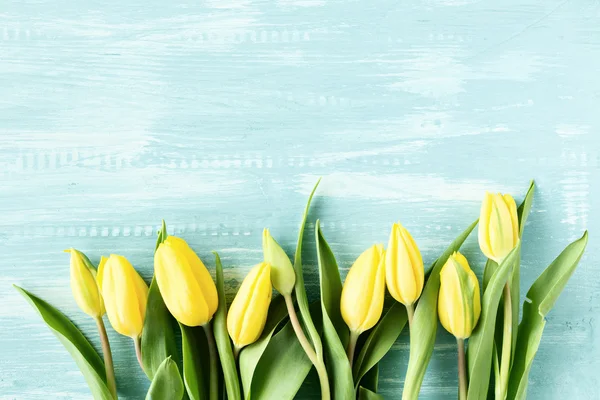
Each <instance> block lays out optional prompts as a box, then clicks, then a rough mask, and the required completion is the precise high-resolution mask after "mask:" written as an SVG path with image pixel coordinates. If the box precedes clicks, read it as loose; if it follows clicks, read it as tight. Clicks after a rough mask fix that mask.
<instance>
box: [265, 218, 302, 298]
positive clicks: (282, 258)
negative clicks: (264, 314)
mask: <svg viewBox="0 0 600 400" xmlns="http://www.w3.org/2000/svg"><path fill="white" fill-rule="evenodd" d="M263 257H264V258H265V262H267V263H269V264H270V265H271V282H272V283H273V287H274V288H275V290H277V291H278V292H279V293H281V294H282V295H288V294H291V293H292V290H294V284H295V283H296V271H295V270H294V267H293V266H292V262H291V261H290V258H289V257H288V255H287V254H286V253H285V251H283V249H282V248H281V246H279V243H277V242H276V241H275V239H273V236H271V233H270V232H269V230H268V229H266V228H265V229H264V231H263Z"/></svg>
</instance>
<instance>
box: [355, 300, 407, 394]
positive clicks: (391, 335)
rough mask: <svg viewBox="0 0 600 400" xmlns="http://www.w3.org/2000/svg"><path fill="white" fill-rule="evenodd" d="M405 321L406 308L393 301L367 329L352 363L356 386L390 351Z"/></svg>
mask: <svg viewBox="0 0 600 400" xmlns="http://www.w3.org/2000/svg"><path fill="white" fill-rule="evenodd" d="M407 321H408V316H407V314H406V308H405V307H404V306H403V305H402V304H400V303H398V302H394V304H392V306H391V307H390V308H389V309H388V310H387V311H386V313H385V315H384V316H383V317H382V318H381V320H379V322H378V323H377V325H375V327H374V328H373V329H371V331H369V336H367V340H366V341H365V343H364V345H363V346H362V348H361V350H360V353H358V357H357V358H356V362H355V363H354V368H353V374H354V382H355V385H356V386H358V384H359V383H360V384H361V385H362V386H364V385H363V384H362V378H363V376H365V374H367V372H369V371H370V370H371V369H372V368H374V367H375V366H376V365H377V363H378V362H379V361H381V359H382V358H383V356H384V355H386V354H387V352H388V351H390V349H391V348H392V345H393V344H394V342H395V341H396V339H398V336H400V333H402V330H403V329H404V326H405V325H406V322H407Z"/></svg>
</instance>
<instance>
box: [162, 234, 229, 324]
mask: <svg viewBox="0 0 600 400" xmlns="http://www.w3.org/2000/svg"><path fill="white" fill-rule="evenodd" d="M154 274H155V277H156V283H157V284H158V288H159V289H160V294H161V295H162V297H163V299H164V301H165V304H166V306H167V308H168V309H169V311H170V312H171V314H173V316H174V317H175V318H176V319H177V320H178V321H179V322H181V323H182V324H184V325H187V326H201V325H205V324H206V323H207V322H209V321H210V320H211V319H212V317H213V315H214V314H215V312H216V311H217V307H218V305H219V299H218V296H217V288H216V286H215V283H214V281H213V280H212V277H211V276H210V273H209V272H208V270H207V269H206V267H205V266H204V263H203V262H202V260H200V258H199V257H198V255H196V253H194V251H193V250H192V249H191V248H190V246H188V244H187V243H186V241H185V240H183V239H181V238H178V237H175V236H169V237H167V239H165V241H164V242H163V243H161V244H160V245H159V246H158V249H157V250H156V253H154Z"/></svg>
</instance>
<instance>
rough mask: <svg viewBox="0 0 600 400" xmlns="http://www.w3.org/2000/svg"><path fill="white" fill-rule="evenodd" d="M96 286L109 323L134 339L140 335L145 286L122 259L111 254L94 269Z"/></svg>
mask: <svg viewBox="0 0 600 400" xmlns="http://www.w3.org/2000/svg"><path fill="white" fill-rule="evenodd" d="M98 286H99V287H100V290H101V291H102V296H103V297H104V305H105V307H106V314H107V315H108V320H109V321H110V324H111V325H112V327H113V328H114V329H115V331H117V332H119V333H120V334H121V335H125V336H129V337H131V338H133V339H134V340H135V339H136V338H138V337H139V336H140V335H141V334H142V329H143V327H144V318H145V316H146V302H147V300H148V285H146V282H144V280H143V279H142V277H141V276H140V275H139V274H138V272H137V271H136V270H135V269H134V268H133V265H131V263H130V262H129V261H128V260H127V259H126V258H125V257H123V256H118V255H116V254H111V255H110V257H108V260H106V262H104V263H101V264H100V266H99V267H98Z"/></svg>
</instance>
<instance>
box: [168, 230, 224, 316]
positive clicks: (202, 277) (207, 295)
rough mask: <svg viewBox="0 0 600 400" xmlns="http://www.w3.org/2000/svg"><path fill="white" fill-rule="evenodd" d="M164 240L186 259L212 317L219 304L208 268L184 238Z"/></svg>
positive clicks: (172, 237)
mask: <svg viewBox="0 0 600 400" xmlns="http://www.w3.org/2000/svg"><path fill="white" fill-rule="evenodd" d="M165 242H166V243H167V244H168V245H170V246H172V247H173V248H174V249H175V251H177V252H181V254H183V255H184V257H185V258H186V259H187V261H188V263H189V265H190V268H191V271H192V274H193V275H194V278H195V279H196V282H197V283H198V285H199V286H200V290H201V291H202V294H203V296H204V300H205V301H206V305H207V306H208V314H209V315H210V317H209V318H212V316H213V315H214V314H215V312H216V311H217V307H218V306H219V298H218V295H217V287H216V286H215V282H214V281H213V279H212V276H210V272H208V269H207V268H206V266H205V265H204V263H203V262H202V260H201V259H200V257H198V255H197V254H196V252H194V250H192V248H191V247H190V246H189V245H188V244H187V242H186V241H185V240H183V239H181V238H178V237H175V236H169V237H168V238H167V239H166V241H165Z"/></svg>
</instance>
